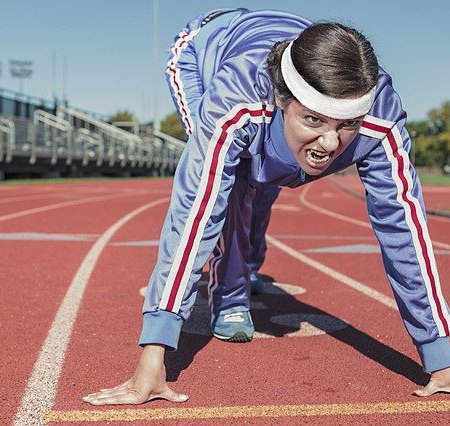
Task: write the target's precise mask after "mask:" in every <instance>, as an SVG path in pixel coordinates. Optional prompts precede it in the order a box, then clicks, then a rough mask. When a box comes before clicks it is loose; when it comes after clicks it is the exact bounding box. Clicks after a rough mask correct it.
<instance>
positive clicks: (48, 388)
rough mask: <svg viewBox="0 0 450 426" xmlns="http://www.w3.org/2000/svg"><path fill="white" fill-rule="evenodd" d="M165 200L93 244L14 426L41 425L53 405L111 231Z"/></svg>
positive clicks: (36, 366)
mask: <svg viewBox="0 0 450 426" xmlns="http://www.w3.org/2000/svg"><path fill="white" fill-rule="evenodd" d="M168 201H169V197H165V198H161V199H159V200H156V201H152V202H150V203H147V204H144V205H142V206H141V207H138V208H137V209H135V210H133V211H131V212H130V213H128V214H126V215H125V216H123V217H122V218H120V219H119V220H118V221H116V222H115V223H114V224H112V225H111V226H110V227H109V228H108V229H107V230H106V231H105V232H104V233H103V234H102V235H101V236H100V237H99V238H98V240H97V241H96V242H95V243H94V244H93V245H92V247H91V249H90V250H89V252H88V253H87V255H86V257H85V258H84V259H83V261H82V263H81V264H80V266H79V268H78V270H77V272H76V273H75V276H74V278H73V280H72V282H71V284H70V286H69V288H68V289H67V292H66V295H65V296H64V299H63V301H62V303H61V305H60V307H59V309H58V312H57V313H56V316H55V318H54V320H53V323H52V325H51V327H50V330H49V332H48V334H47V337H46V339H45V342H44V344H43V346H42V348H41V351H40V353H39V356H38V359H37V360H36V363H35V364H34V367H33V370H32V373H31V376H30V378H29V379H28V383H27V387H26V389H25V393H24V395H23V398H22V401H21V404H20V407H19V410H18V411H17V413H16V415H15V419H14V425H15V426H23V425H40V424H42V417H43V415H44V414H45V413H47V412H48V411H49V410H50V409H51V408H52V406H53V403H54V400H55V397H56V388H57V385H58V380H59V376H60V373H61V370H62V365H63V362H64V357H65V353H66V350H67V346H68V344H69V340H70V337H71V334H72V329H73V325H74V323H75V319H76V316H77V313H78V309H79V307H80V304H81V300H82V298H83V294H84V291H85V289H86V286H87V283H88V281H89V279H90V276H91V274H92V271H93V270H94V267H95V265H96V263H97V260H98V258H99V257H100V255H101V253H102V251H103V249H104V248H105V247H106V245H107V244H108V242H109V241H110V240H111V238H112V237H113V236H114V234H115V233H116V232H117V231H118V230H119V229H120V228H121V227H122V226H123V225H125V224H126V223H127V222H128V221H130V220H131V219H133V218H134V217H135V216H137V215H138V214H140V213H142V212H143V211H145V210H147V209H149V208H152V207H155V206H158V205H160V204H164V203H167V202H168Z"/></svg>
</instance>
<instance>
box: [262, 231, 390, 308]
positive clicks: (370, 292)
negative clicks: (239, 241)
mask: <svg viewBox="0 0 450 426" xmlns="http://www.w3.org/2000/svg"><path fill="white" fill-rule="evenodd" d="M266 239H267V242H269V243H270V244H272V245H274V246H275V247H277V248H279V249H280V250H282V251H284V252H285V253H286V254H288V255H289V256H292V257H293V258H294V259H297V260H299V261H300V262H302V263H305V264H306V265H308V266H311V267H312V268H314V269H317V270H318V271H320V272H322V273H324V274H325V275H328V276H329V277H331V278H333V279H335V280H337V281H340V282H341V283H342V284H345V285H346V286H348V287H351V288H353V289H354V290H357V291H359V292H361V293H363V294H365V295H366V296H369V297H370V298H372V299H374V300H376V301H377V302H380V303H382V304H383V305H386V306H388V307H389V308H392V309H396V310H397V304H396V303H395V300H394V299H393V298H391V297H388V296H385V295H384V294H383V293H380V292H379V291H376V290H374V289H373V288H370V287H368V286H367V285H365V284H363V283H360V282H359V281H356V280H354V279H353V278H350V277H348V276H347V275H344V274H341V273H340V272H338V271H336V270H335V269H332V268H330V267H328V266H326V265H324V264H323V263H320V262H317V261H316V260H314V259H312V258H310V257H308V256H305V255H304V254H302V253H299V252H298V251H297V250H294V249H293V248H292V247H290V246H288V245H287V244H284V243H282V242H281V241H280V240H277V239H276V238H274V237H272V236H271V235H267V234H266Z"/></svg>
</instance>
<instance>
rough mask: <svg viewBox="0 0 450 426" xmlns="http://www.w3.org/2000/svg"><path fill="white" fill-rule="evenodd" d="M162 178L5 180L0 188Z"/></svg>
mask: <svg viewBox="0 0 450 426" xmlns="http://www.w3.org/2000/svg"><path fill="white" fill-rule="evenodd" d="M164 177H167V176H133V177H82V178H48V179H47V178H30V179H6V180H3V181H0V186H4V185H45V184H47V183H72V182H96V181H125V180H139V179H162V178H164Z"/></svg>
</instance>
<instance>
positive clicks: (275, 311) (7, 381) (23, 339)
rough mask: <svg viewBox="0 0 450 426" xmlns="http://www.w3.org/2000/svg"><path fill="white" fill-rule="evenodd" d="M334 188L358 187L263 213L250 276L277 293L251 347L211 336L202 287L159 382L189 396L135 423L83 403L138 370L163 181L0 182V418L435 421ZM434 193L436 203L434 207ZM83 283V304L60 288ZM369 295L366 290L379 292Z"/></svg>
mask: <svg viewBox="0 0 450 426" xmlns="http://www.w3.org/2000/svg"><path fill="white" fill-rule="evenodd" d="M336 179H337V183H339V184H340V185H342V184H345V185H348V186H349V187H355V188H357V181H356V180H355V179H354V178H349V177H336V178H333V179H325V180H323V181H320V182H317V183H315V184H313V185H310V186H308V187H306V188H305V189H297V190H286V189H285V190H283V192H282V193H281V195H280V197H279V199H278V201H277V203H276V205H275V206H274V210H273V216H272V221H271V224H270V228H269V234H270V236H271V238H272V239H271V240H270V242H271V244H269V251H268V255H267V260H266V263H265V264H264V266H263V269H262V271H261V272H262V273H263V274H264V275H265V277H266V280H267V281H275V284H268V285H267V292H266V294H263V295H261V296H257V297H255V298H254V299H253V300H252V315H253V318H254V322H255V326H256V330H257V332H258V335H257V338H255V339H254V340H253V341H252V342H251V343H249V344H243V345H238V344H227V343H224V342H221V341H218V340H215V339H212V338H211V336H210V334H209V330H208V325H207V324H208V320H209V314H208V311H207V307H206V305H205V300H204V288H203V287H202V286H201V287H200V292H199V293H200V294H199V297H198V300H197V303H196V304H197V306H196V308H195V309H194V312H193V315H192V318H191V319H190V320H189V322H188V323H187V324H186V327H185V331H184V332H183V333H182V337H181V344H180V350H179V351H178V352H176V353H173V354H169V355H168V357H167V370H168V380H169V381H171V382H174V383H172V386H173V387H174V388H175V389H176V390H178V391H181V392H184V393H187V394H189V395H190V400H189V401H188V402H187V403H185V404H183V405H174V404H171V403H168V402H166V401H154V402H152V403H149V404H145V405H144V406H141V407H138V408H139V410H140V411H138V412H137V414H136V413H133V412H130V411H129V410H128V409H129V408H130V407H92V406H89V405H87V404H85V403H83V402H82V401H81V396H83V395H85V394H86V393H89V392H92V391H94V390H97V389H99V388H102V387H108V386H113V385H115V384H117V383H119V382H121V381H123V380H125V379H127V378H128V376H129V375H130V374H131V373H132V371H133V368H134V365H135V362H136V359H137V357H138V356H139V352H140V349H139V348H138V347H137V346H136V340H137V338H138V336H139V331H140V324H141V314H140V310H141V305H142V301H143V299H142V296H141V294H140V290H141V289H142V288H143V287H145V285H146V283H147V280H148V277H149V274H150V272H151V268H152V265H153V264H154V262H155V260H156V255H157V246H156V244H157V240H158V238H159V230H160V226H161V224H162V221H163V218H164V214H165V211H166V208H167V197H168V196H169V194H170V187H171V180H170V179H161V180H159V179H158V180H125V181H118V182H117V181H106V182H95V183H94V182H90V183H71V184H55V185H29V186H27V185H20V186H19V185H18V186H8V187H0V244H1V245H2V251H1V253H2V255H1V257H0V259H1V264H0V266H1V271H2V298H1V301H0V304H1V306H0V307H1V326H0V338H1V339H2V342H4V344H3V350H2V355H1V365H2V366H3V371H4V374H2V378H3V380H2V384H1V389H2V392H1V395H2V409H1V417H0V421H1V424H11V423H12V422H13V421H14V418H15V416H16V424H21V423H22V424H39V423H40V422H42V421H43V420H42V419H43V418H45V419H47V421H49V422H50V423H51V424H53V423H56V422H61V423H63V424H90V423H91V422H92V421H93V420H95V419H96V418H97V419H98V418H99V417H98V416H99V415H103V416H104V417H101V419H102V420H99V421H100V423H102V424H106V423H107V422H110V423H113V422H114V421H117V422H118V423H117V424H120V423H123V422H125V420H132V419H137V420H135V422H134V423H135V424H141V423H142V424H144V423H148V422H149V421H150V420H151V419H152V416H155V415H161V416H162V418H164V419H165V422H164V424H171V423H174V424H202V423H204V424H230V422H231V423H233V422H235V424H240V423H244V422H245V423H249V424H273V423H275V422H276V423H281V424H293V423H302V424H303V423H313V424H330V423H331V422H333V423H337V424H361V423H367V424H379V423H381V422H383V423H386V424H403V423H407V422H408V423H412V424H423V423H435V424H442V423H444V422H445V421H446V420H448V418H449V410H450V397H448V396H446V395H435V396H433V397H430V398H428V399H427V400H426V401H425V403H423V400H419V399H418V398H416V397H414V396H412V395H411V394H412V392H413V391H414V390H415V389H416V388H417V387H419V386H421V385H423V384H424V383H425V381H426V376H425V375H424V374H423V373H422V372H421V369H420V366H419V364H418V362H419V358H418V356H417V354H416V352H415V349H414V347H413V346H412V344H411V342H410V339H409V337H408V336H407V334H406V332H405V331H404V328H403V325H402V323H401V321H400V317H399V315H398V312H397V311H396V310H395V309H394V308H393V307H392V305H390V303H392V294H391V291H390V289H389V286H388V283H387V280H386V278H385V276H384V272H383V267H382V263H381V259H380V256H379V255H378V254H377V253H376V241H375V239H374V236H373V233H372V231H371V229H370V226H368V224H367V215H366V211H365V205H364V202H362V201H361V200H359V199H357V198H355V197H354V196H352V195H351V194H349V193H348V192H345V191H343V190H342V189H339V188H340V187H339V185H336ZM427 191H429V192H430V193H432V194H433V197H437V196H438V195H437V194H440V193H441V192H439V191H437V190H433V189H432V188H430V189H427V188H425V194H427ZM442 194H444V195H443V197H444V199H443V200H441V201H439V200H437V201H436V203H441V205H444V208H445V203H446V200H448V199H449V198H448V194H447V196H446V195H445V192H443V193H442ZM149 203H150V204H149ZM143 206H144V207H143ZM446 208H448V206H447V207H446ZM138 209H141V210H138ZM133 212H134V213H133ZM130 213H132V214H133V215H132V216H130ZM120 221H122V222H120ZM112 227H113V228H112ZM114 227H115V228H114ZM429 227H430V233H431V237H432V240H433V241H434V242H435V247H436V243H437V244H438V246H439V247H436V259H437V263H438V266H439V269H440V273H441V282H442V286H443V292H444V295H445V296H446V297H447V299H449V285H450V284H449V283H450V256H449V255H450V232H449V230H450V219H449V220H434V219H433V218H432V217H430V218H429ZM447 246H448V249H447V248H446V247H447ZM286 247H287V248H286ZM336 247H338V248H339V250H337V249H336ZM295 256H297V257H295ZM302 256H303V257H302ZM89 262H90V263H89ZM314 262H316V263H314ZM80 268H81V269H80ZM89 268H90V269H89ZM327 268H331V273H330V270H329V269H327ZM89 271H90V272H89ZM326 271H328V273H325V272H326ZM337 272H338V273H340V274H341V275H340V277H341V278H340V279H337V278H336V277H337V275H336V273H337ZM333 274H334V275H333ZM342 277H344V278H342ZM345 279H348V280H353V281H351V282H357V284H359V285H361V289H363V290H361V289H359V290H358V289H355V288H350V287H349V286H348V285H347V284H346V283H345ZM82 282H85V287H83V289H82V291H80V292H81V295H80V294H78V297H79V302H80V304H79V307H78V306H75V305H76V303H74V302H73V301H75V300H77V299H76V297H75V296H73V295H72V296H70V294H69V295H68V290H69V289H73V288H76V287H77V286H78V288H81V287H82V286H81V284H80V283H82ZM364 288H366V289H367V288H370V289H373V290H376V291H377V293H375V296H374V297H375V298H373V297H369V296H367V295H366V294H364V293H363V292H361V291H364ZM70 291H72V290H70ZM80 292H79V293H80ZM67 301H69V302H70V303H67ZM64 306H66V307H67V306H68V307H67V309H66V310H64V309H65V308H64ZM58 309H60V310H62V311H63V314H61V315H60V316H58V315H59V314H57V313H58ZM71 315H72V316H73V319H74V320H75V322H74V324H73V328H72V327H70V326H68V325H67V324H68V323H69V322H70V317H71ZM55 318H56V319H55ZM58 318H59V321H60V322H59V323H58ZM55 322H56V323H58V324H59V328H57V330H56V332H55V333H56V334H53V340H51V338H50V344H49V343H48V340H46V339H48V338H49V331H50V330H54V326H55ZM52 324H53V325H52ZM64 336H66V337H67V342H68V346H67V350H63V349H61V347H62V346H64V344H63V342H64V338H65V337H64ZM50 337H51V336H50ZM43 347H45V348H47V349H48V351H47V352H46V354H47V358H46V354H43V353H42V352H41V351H42V348H43ZM49 354H50V355H49ZM52 354H56V355H58V356H61V359H60V360H59V361H58V360H57V359H56V358H57V357H56V355H55V356H54V357H53V355H52ZM49 356H50V358H49ZM52 357H53V358H52ZM38 360H40V361H38ZM39 362H40V364H39ZM30 378H31V381H30ZM33 378H34V379H35V382H33V381H32V380H33ZM36 378H37V380H36ZM24 398H25V399H24ZM24 401H25V403H24ZM27 401H28V402H27ZM433 404H434V405H433ZM224 407H230V408H229V409H227V408H224ZM242 407H247V408H245V409H242ZM195 408H201V409H200V410H199V411H198V410H197V411H195ZM111 409H112V410H113V411H107V410H111ZM127 410H128V411H127ZM183 410H184V411H183ZM189 410H190V411H189ZM238 410H240V411H239V412H240V413H241V414H238ZM302 410H303V411H302ZM357 410H360V411H359V413H360V414H356V413H355V411H357ZM383 410H388V411H389V410H390V414H382V411H383ZM412 411H416V412H415V413H414V414H412ZM80 412H81V417H78V418H77V415H79V413H80ZM233 415H234V416H236V415H237V416H238V417H232V416H233ZM83 416H84V417H83ZM96 416H97V417H96ZM133 416H134V417H133ZM139 416H140V417H139ZM204 416H209V418H207V419H205V418H204ZM239 416H240V417H239ZM51 419H53V420H51ZM155 421H157V422H159V423H161V420H155Z"/></svg>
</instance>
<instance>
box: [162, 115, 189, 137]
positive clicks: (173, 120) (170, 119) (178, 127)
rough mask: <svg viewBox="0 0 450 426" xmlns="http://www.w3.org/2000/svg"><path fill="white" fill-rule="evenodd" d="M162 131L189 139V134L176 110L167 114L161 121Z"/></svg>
mask: <svg viewBox="0 0 450 426" xmlns="http://www.w3.org/2000/svg"><path fill="white" fill-rule="evenodd" d="M161 132H163V133H166V134H168V135H170V136H173V137H174V138H177V139H180V140H182V141H187V134H186V132H185V130H184V128H183V125H182V124H181V121H180V118H179V117H178V114H177V113H176V112H172V113H171V114H168V115H166V117H165V118H164V119H163V120H162V121H161Z"/></svg>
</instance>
